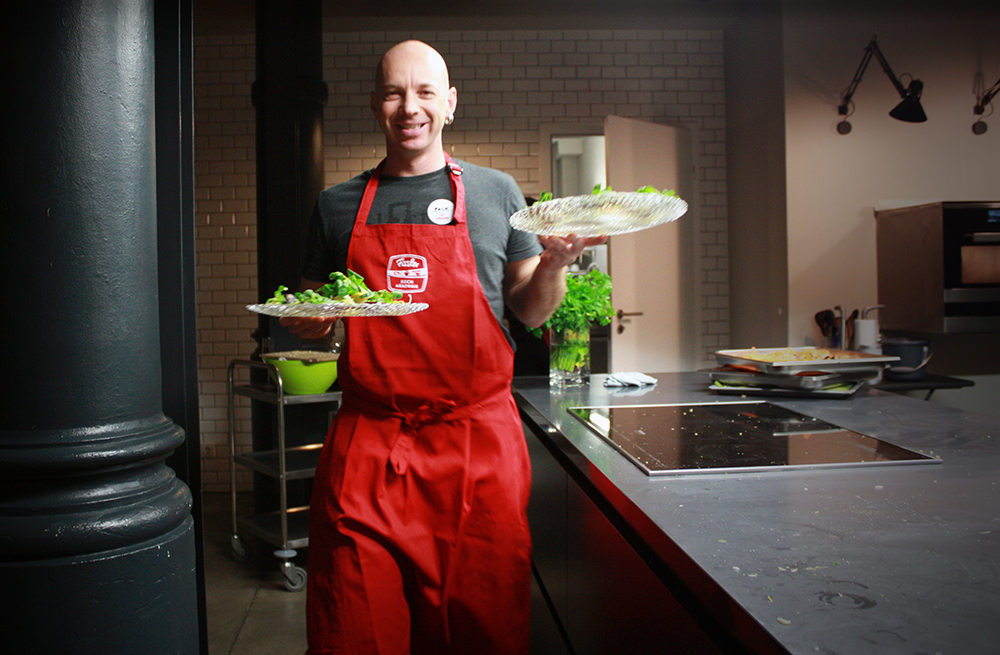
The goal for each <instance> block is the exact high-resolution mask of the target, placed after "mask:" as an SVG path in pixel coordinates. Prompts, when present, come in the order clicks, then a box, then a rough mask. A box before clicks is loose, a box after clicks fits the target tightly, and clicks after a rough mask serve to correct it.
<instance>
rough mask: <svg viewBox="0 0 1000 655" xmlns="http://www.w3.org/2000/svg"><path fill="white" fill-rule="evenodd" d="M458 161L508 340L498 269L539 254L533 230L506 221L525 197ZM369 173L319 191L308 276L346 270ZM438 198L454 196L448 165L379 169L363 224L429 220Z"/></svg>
mask: <svg viewBox="0 0 1000 655" xmlns="http://www.w3.org/2000/svg"><path fill="white" fill-rule="evenodd" d="M456 163H457V164H458V165H459V166H461V168H462V182H463V183H464V185H465V207H466V216H467V221H468V226H469V238H470V240H471V241H472V250H473V253H474V254H475V258H476V271H477V273H478V274H479V283H480V284H481V285H482V287H483V291H484V292H485V294H486V299H487V300H488V301H489V303H490V308H491V309H492V310H493V314H494V315H495V316H496V318H497V322H499V323H500V326H501V327H502V328H503V330H504V334H505V335H506V336H507V339H508V341H511V338H510V334H509V332H508V331H507V328H506V326H505V325H504V322H503V309H504V301H503V276H504V270H505V268H506V266H507V264H508V263H509V262H516V261H520V260H522V259H527V258H529V257H533V256H535V255H537V254H539V253H541V251H542V247H541V245H540V244H539V243H538V238H537V237H535V236H534V235H532V234H528V233H526V232H521V231H520V230H515V229H514V228H512V227H511V226H510V221H509V219H510V216H511V214H513V213H514V212H516V211H517V210H519V209H521V208H523V207H524V196H523V195H522V194H521V191H520V189H519V188H518V186H517V183H516V182H515V181H514V178H512V177H511V176H510V175H508V174H506V173H503V172H501V171H497V170H494V169H491V168H484V167H482V166H476V165H474V164H469V163H467V162H462V161H459V162H456ZM372 172H373V171H366V172H364V173H362V174H361V175H359V176H357V177H354V178H352V179H350V180H348V181H346V182H343V183H341V184H337V185H335V186H333V187H330V188H329V189H327V190H326V191H324V192H323V193H321V194H320V196H319V199H318V200H317V203H316V209H315V211H314V213H313V217H312V222H311V224H310V227H309V235H308V241H307V242H306V257H305V266H304V267H303V269H302V276H303V277H305V278H306V279H309V280H315V281H318V282H325V281H326V280H327V279H329V275H330V273H331V272H332V271H345V270H346V269H347V249H348V246H349V245H350V240H351V230H352V229H353V228H354V220H355V218H356V217H357V215H358V209H359V208H360V207H361V196H362V194H363V193H364V190H365V185H367V184H368V180H369V179H370V178H371V176H372ZM441 198H445V199H448V200H452V199H453V198H452V193H451V181H450V180H449V176H448V170H447V168H442V169H441V170H439V171H436V172H434V173H428V174H427V175H417V176H413V177H392V176H387V175H383V176H382V177H381V178H380V180H379V185H378V191H377V192H376V194H375V199H374V202H373V203H372V209H371V212H370V213H369V215H368V224H369V225H378V224H384V223H417V224H433V221H431V219H430V217H429V216H428V207H430V205H431V203H433V202H434V201H435V200H438V199H441ZM375 286H378V285H375ZM379 288H381V287H379Z"/></svg>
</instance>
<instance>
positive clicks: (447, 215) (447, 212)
mask: <svg viewBox="0 0 1000 655" xmlns="http://www.w3.org/2000/svg"><path fill="white" fill-rule="evenodd" d="M454 217H455V203H453V202H452V201H451V200H448V199H447V198H438V199H437V200H435V201H434V202H432V203H431V204H430V205H429V206H428V207H427V218H429V219H431V223H434V224H435V225H448V224H449V223H451V219H452V218H454Z"/></svg>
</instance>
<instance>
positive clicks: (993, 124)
mask: <svg viewBox="0 0 1000 655" xmlns="http://www.w3.org/2000/svg"><path fill="white" fill-rule="evenodd" d="M873 4H874V3H873ZM942 4H946V5H947V7H948V8H949V9H947V10H940V11H938V12H935V13H930V12H928V11H927V10H918V11H910V12H904V15H906V14H909V17H908V18H907V19H905V20H903V19H901V18H899V17H898V14H896V13H893V12H889V11H875V10H871V9H856V8H852V9H851V10H849V11H845V10H842V9H841V10H837V9H832V10H829V11H827V10H817V9H804V8H801V7H792V8H786V9H785V16H784V19H785V20H784V48H785V58H784V61H785V85H786V89H785V103H786V112H785V116H786V135H785V136H786V148H787V150H786V152H787V188H788V195H787V197H788V208H787V210H788V277H789V316H788V322H789V341H790V342H791V344H792V345H808V344H811V343H813V341H814V340H815V339H816V338H817V337H818V331H817V330H816V328H815V323H814V320H813V316H814V315H815V313H816V312H818V311H820V310H823V309H828V308H833V307H834V306H835V305H840V306H842V307H844V308H845V309H846V310H847V311H851V310H853V309H855V308H857V309H862V308H864V307H866V306H870V305H875V304H877V301H878V294H877V267H876V257H875V218H874V210H875V209H876V208H880V207H881V206H883V205H887V204H893V205H898V204H901V203H906V204H909V201H912V202H913V203H917V202H924V201H935V200H1000V112H997V114H996V117H995V119H993V120H991V119H987V123H988V124H990V129H989V130H988V131H987V133H986V134H984V135H981V136H976V135H974V134H973V133H972V130H971V125H972V123H973V122H974V121H975V118H976V117H975V116H974V114H973V112H972V107H973V105H974V104H975V94H974V92H973V88H974V87H973V85H974V81H975V75H976V73H977V72H981V73H982V75H983V80H982V81H984V82H985V85H986V86H989V85H991V84H993V83H994V82H995V81H996V80H997V78H998V77H1000V46H998V44H997V33H998V32H997V28H998V25H1000V9H997V8H995V7H996V5H995V3H994V8H991V9H989V10H985V9H979V10H976V11H973V10H970V9H967V8H964V7H967V5H964V4H963V3H958V2H956V3H942ZM875 34H877V35H878V43H879V46H880V48H881V49H882V52H883V53H884V55H885V57H886V59H887V60H888V62H889V64H890V66H891V67H892V69H893V72H894V73H895V74H896V75H897V76H898V77H900V78H901V79H902V80H903V82H904V86H905V85H906V84H907V83H908V79H907V78H906V77H905V76H904V74H905V73H912V74H913V75H914V76H915V77H917V78H918V79H920V80H922V81H923V82H924V95H923V100H922V104H923V106H924V109H925V111H926V113H927V116H928V121H927V122H926V123H920V124H911V123H902V122H899V121H896V120H894V119H892V118H890V117H889V116H888V112H889V110H890V109H892V108H893V107H894V106H895V105H896V104H897V103H898V101H899V96H898V94H897V93H896V90H895V88H894V87H893V86H892V83H891V82H890V80H889V78H888V77H887V76H886V74H885V73H884V72H883V71H882V68H881V66H880V65H879V64H878V62H877V61H876V60H874V59H873V60H872V62H871V64H870V66H869V67H868V70H867V72H866V74H865V76H864V79H863V81H862V82H861V84H860V86H859V87H858V90H857V92H856V94H855V95H854V103H855V106H856V109H855V113H854V115H853V116H851V117H850V122H851V124H852V126H853V130H852V131H851V132H850V134H848V135H845V136H842V135H840V134H838V133H837V131H836V125H837V123H838V121H839V120H840V117H839V116H838V114H837V105H838V104H839V95H840V93H841V91H842V90H843V89H844V88H845V87H846V86H847V85H848V84H849V83H850V81H851V78H852V77H853V75H854V72H855V70H856V69H857V67H858V64H859V63H860V62H861V58H862V56H863V54H864V48H865V46H866V45H867V44H868V42H869V40H870V39H871V37H872V35H875ZM994 104H995V105H996V106H997V107H1000V101H997V102H994ZM994 336H997V335H994ZM998 340H1000V336H997V338H994V339H992V340H989V341H987V342H986V343H988V344H991V345H992V346H993V347H994V348H995V347H996V346H997V343H998ZM995 372H996V373H1000V371H995ZM998 377H1000V376H984V377H977V386H978V387H979V392H980V394H981V393H982V387H983V386H986V387H987V388H989V387H993V388H994V389H995V393H993V394H992V397H994V398H995V397H1000V383H998ZM952 396H953V397H956V398H959V397H960V396H961V394H958V393H956V394H952ZM957 402H961V401H957ZM990 405H991V403H985V404H983V405H982V406H980V407H976V409H980V410H982V411H992V412H997V411H998V410H997V409H996V408H995V407H991V406H990Z"/></svg>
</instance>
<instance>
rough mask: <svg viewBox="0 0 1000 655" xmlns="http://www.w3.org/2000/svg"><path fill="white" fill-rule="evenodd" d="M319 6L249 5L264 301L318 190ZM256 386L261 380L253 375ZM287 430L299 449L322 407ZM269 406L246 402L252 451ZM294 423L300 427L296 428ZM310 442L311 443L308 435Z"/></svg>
mask: <svg viewBox="0 0 1000 655" xmlns="http://www.w3.org/2000/svg"><path fill="white" fill-rule="evenodd" d="M322 4H323V3H322V1H321V0H258V2H257V6H256V46H255V47H256V76H257V79H256V80H255V81H254V84H253V91H252V93H253V104H254V107H255V109H256V118H257V122H256V129H257V282H258V289H257V291H258V301H259V302H263V301H264V300H265V299H266V298H267V297H269V296H271V295H272V294H273V293H274V290H275V289H276V288H277V286H278V285H279V284H284V285H285V286H287V287H290V288H293V289H294V288H295V287H297V286H298V283H299V278H300V277H301V274H302V256H303V251H304V244H305V238H306V232H307V228H308V225H309V218H310V216H311V214H312V210H313V207H314V205H315V203H316V198H317V196H318V195H319V193H320V191H322V190H323V184H324V179H323V107H324V106H325V105H326V101H327V85H326V83H325V82H324V81H323V26H322V22H323V11H322ZM258 321H259V322H258V330H257V333H256V335H255V336H256V338H257V340H258V341H259V342H262V343H264V342H266V341H267V340H268V339H269V338H270V337H271V336H272V330H275V329H282V330H284V328H279V326H278V325H277V322H276V319H269V318H268V317H266V316H261V317H260V318H259V319H258ZM254 373H255V374H257V375H258V376H259V377H258V381H260V382H264V381H265V380H264V378H266V376H267V374H266V373H264V372H262V371H259V370H257V371H254ZM296 410H297V411H296V412H295V416H294V417H292V418H291V419H290V421H289V424H288V434H287V443H288V445H289V446H294V445H301V444H302V443H304V442H305V441H306V437H305V436H304V432H305V431H306V430H307V429H308V428H311V429H312V430H311V431H313V432H315V430H317V429H318V430H319V433H320V437H319V439H320V440H321V439H322V435H323V434H324V433H325V431H326V427H327V426H326V423H327V415H326V409H325V408H323V407H321V406H320V407H298V408H296ZM274 411H275V410H274V406H273V405H269V404H267V403H263V402H258V401H253V402H252V403H251V430H252V435H251V437H252V441H253V448H254V450H270V449H274V448H275V447H276V436H275V435H276V431H277V430H276V418H275V415H274ZM300 422H302V424H303V425H304V426H307V428H302V427H300ZM309 440H311V441H314V440H316V438H315V436H313V437H310V438H309ZM300 486H301V487H304V488H299V487H300ZM308 489H309V487H308V484H305V485H296V486H295V487H294V488H293V489H291V490H290V492H289V494H290V496H289V500H290V502H291V503H292V505H301V504H305V503H307V502H308V495H309V491H308ZM254 496H255V507H256V510H257V511H258V512H266V511H273V510H274V509H275V507H276V506H277V486H276V483H275V481H274V480H273V479H271V478H267V477H265V476H263V475H259V474H255V476H254Z"/></svg>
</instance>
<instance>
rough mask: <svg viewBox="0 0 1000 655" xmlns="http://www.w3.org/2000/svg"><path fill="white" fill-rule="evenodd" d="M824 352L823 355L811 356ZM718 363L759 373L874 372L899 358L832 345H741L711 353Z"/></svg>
mask: <svg viewBox="0 0 1000 655" xmlns="http://www.w3.org/2000/svg"><path fill="white" fill-rule="evenodd" d="M820 355H826V356H825V357H824V358H822V359H819V358H812V357H813V356H820ZM715 360H716V361H717V362H718V363H719V364H723V365H726V364H731V365H737V366H747V367H751V368H754V369H756V370H758V371H761V372H763V373H772V374H784V375H791V374H795V373H799V372H802V371H823V372H825V373H839V372H842V371H865V370H868V371H873V372H875V373H877V372H878V371H880V370H882V369H884V368H885V367H886V365H887V364H888V363H889V362H896V361H899V357H895V356H888V355H872V354H870V353H862V352H856V351H853V350H838V349H836V348H812V347H802V348H744V349H741V350H719V351H716V353H715Z"/></svg>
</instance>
